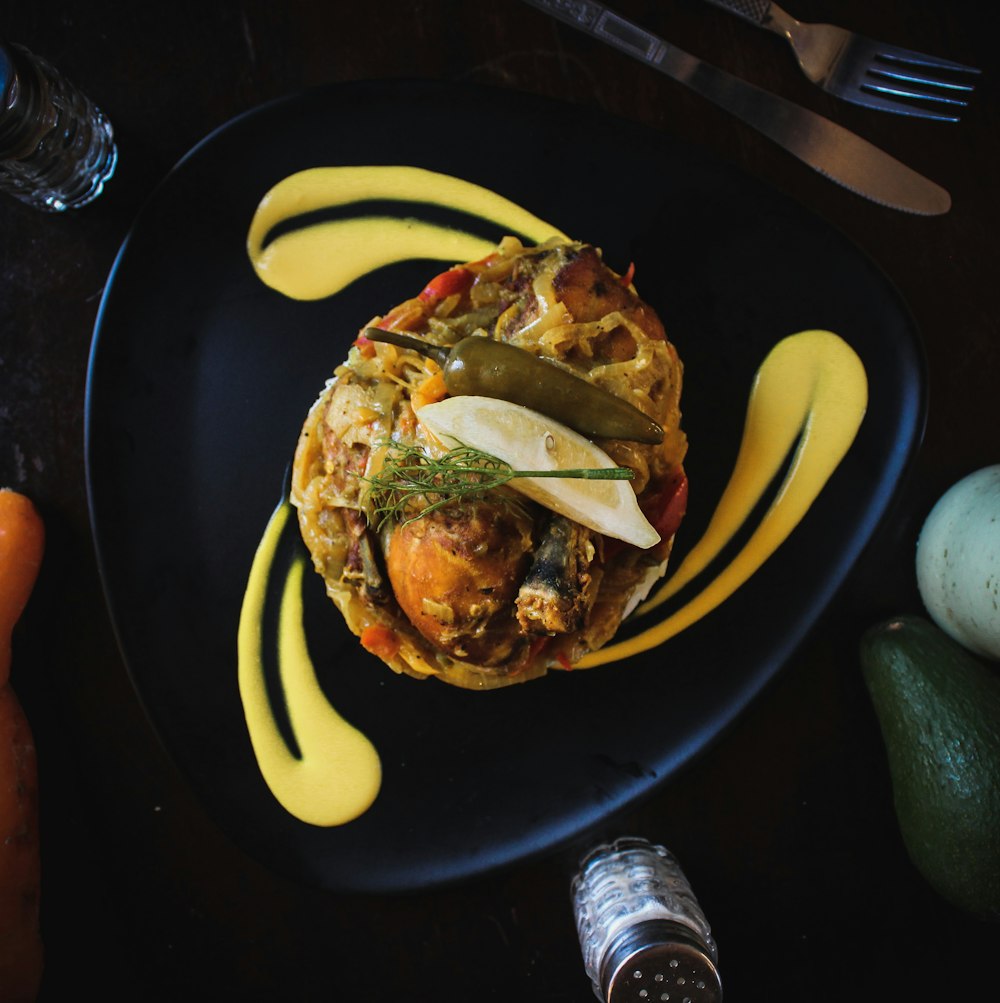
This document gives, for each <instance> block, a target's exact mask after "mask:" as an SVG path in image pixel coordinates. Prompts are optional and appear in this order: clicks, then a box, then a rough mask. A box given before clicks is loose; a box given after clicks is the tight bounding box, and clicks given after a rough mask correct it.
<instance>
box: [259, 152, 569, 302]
mask: <svg viewBox="0 0 1000 1003" xmlns="http://www.w3.org/2000/svg"><path fill="white" fill-rule="evenodd" d="M375 199H378V200H381V201H385V200H391V201H394V202H399V203H401V204H402V203H424V204H434V205H438V206H447V207H448V208H449V209H453V210H458V211H459V212H464V213H467V214H469V215H470V216H477V217H479V218H481V219H485V220H492V221H493V222H496V223H499V224H501V225H502V227H503V229H504V230H505V232H508V233H516V234H520V235H521V236H524V237H527V238H528V239H529V240H531V241H534V242H535V243H541V242H543V241H545V240H548V238H549V237H565V234H563V233H562V232H561V231H559V230H557V229H556V228H555V227H553V226H550V225H549V224H548V223H546V222H544V221H543V220H540V219H539V218H538V217H537V216H533V215H532V214H531V213H529V212H527V211H526V210H524V209H522V208H521V207H520V206H518V205H515V204H514V203H513V202H511V201H509V200H508V199H505V198H503V196H501V195H497V194H496V192H491V191H489V190H488V189H486V188H482V187H480V186H479V185H474V184H471V183H470V182H468V181H463V180H461V179H460V178H454V177H451V176H450V175H447V174H438V173H436V172H435V171H427V170H424V169H423V168H419V167H314V168H311V169H310V170H307V171H300V172H299V173H298V174H292V175H291V176H290V177H287V178H285V179H284V180H283V181H279V182H278V184H276V185H275V186H274V187H273V188H272V189H271V190H270V191H269V192H268V193H267V194H266V195H265V196H264V197H263V199H261V202H260V204H259V205H258V207H257V211H256V213H254V217H253V220H252V222H251V224H250V231H249V233H248V235H247V253H248V254H249V256H250V261H251V262H252V263H253V267H254V270H255V271H256V272H257V275H258V277H259V278H260V279H261V281H262V282H264V283H265V284H266V285H268V286H270V287H271V288H272V289H276V290H277V291H278V292H280V293H283V294H284V295H285V296H288V297H290V298H291V299H297V300H315V299H322V298H324V297H326V296H332V295H333V294H334V293H336V292H339V291H340V290H341V289H343V288H345V287H346V286H348V285H350V283H351V282H353V281H354V280H355V279H359V278H360V277H361V276H362V275H365V274H367V273H368V272H371V271H374V270H375V269H376V268H381V267H383V266H385V265H391V264H393V263H395V262H397V261H409V260H411V259H414V258H430V259H432V260H436V261H447V262H448V263H449V264H454V263H455V262H459V261H475V260H476V259H478V258H482V257H485V256H486V255H487V254H489V253H491V252H492V251H493V250H495V248H496V243H495V242H491V241H488V240H484V239H483V238H481V237H476V236H474V235H473V234H471V233H466V232H465V231H463V230H456V229H452V228H449V227H443V226H437V225H433V224H430V223H425V222H422V221H421V220H418V219H412V218H405V219H404V218H395V217H391V216H354V217H352V218H350V219H343V220H331V221H328V222H325V223H317V224H315V225H313V226H306V227H303V228H300V229H298V230H295V231H293V232H292V233H286V234H282V235H281V236H279V237H276V238H275V239H274V240H272V241H271V242H270V243H269V244H268V245H267V246H266V247H265V246H264V241H265V240H266V239H267V235H268V234H269V233H270V232H271V231H272V230H273V229H274V228H275V227H276V226H277V225H278V224H280V223H283V222H285V221H287V220H289V219H293V218H294V217H296V216H301V215H304V214H305V213H310V212H316V211H317V210H321V209H330V208H334V207H337V206H347V205H351V204H352V203H364V202H367V201H371V200H375Z"/></svg>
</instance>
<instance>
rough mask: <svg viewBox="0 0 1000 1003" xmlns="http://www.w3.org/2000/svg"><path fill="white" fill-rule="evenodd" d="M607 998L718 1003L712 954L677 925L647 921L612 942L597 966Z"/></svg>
mask: <svg viewBox="0 0 1000 1003" xmlns="http://www.w3.org/2000/svg"><path fill="white" fill-rule="evenodd" d="M602 969H603V971H602V978H601V981H602V983H603V985H604V986H605V987H606V988H605V999H606V1001H607V1003H721V1001H722V980H721V979H720V977H719V971H718V969H717V968H716V966H715V963H714V961H713V960H712V958H711V957H710V956H709V955H708V954H707V953H706V952H705V951H704V950H703V949H702V947H701V946H700V945H699V944H698V943H697V942H696V941H695V940H694V938H692V937H691V936H690V935H689V934H687V933H686V932H685V930H684V928H683V927H679V925H678V924H674V923H670V922H663V921H658V920H652V921H649V922H645V923H639V924H637V926H635V927H633V928H632V929H631V930H630V931H629V934H628V936H627V937H623V938H622V939H621V940H620V941H619V942H618V943H616V944H613V945H612V947H611V949H610V951H609V952H608V955H607V956H606V958H605V960H604V965H603V966H602Z"/></svg>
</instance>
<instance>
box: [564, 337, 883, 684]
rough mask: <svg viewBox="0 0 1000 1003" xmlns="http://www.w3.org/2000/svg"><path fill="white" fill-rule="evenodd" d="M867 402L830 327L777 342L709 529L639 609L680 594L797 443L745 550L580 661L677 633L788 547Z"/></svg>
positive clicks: (635, 649) (633, 649)
mask: <svg viewBox="0 0 1000 1003" xmlns="http://www.w3.org/2000/svg"><path fill="white" fill-rule="evenodd" d="M867 407H868V379H867V377H866V375H865V369H864V366H863V365H862V363H861V360H860V359H859V358H858V356H857V355H856V354H855V352H854V350H853V349H852V348H851V347H850V346H849V345H848V344H847V342H845V341H843V340H842V339H841V338H839V337H838V336H837V335H835V334H832V333H831V332H830V331H803V332H802V333H800V334H795V335H791V336H790V337H788V338H785V339H784V340H783V341H780V342H778V344H777V345H775V347H774V348H773V349H772V350H771V352H770V353H769V354H768V356H767V358H766V359H765V360H764V363H763V365H761V367H760V369H759V370H758V372H757V376H756V377H755V379H754V383H753V387H752V389H751V392H750V403H749V405H748V407H747V415H746V423H745V426H744V432H743V441H742V443H741V444H740V452H739V455H738V456H737V459H736V467H735V469H734V470H733V473H732V476H731V478H730V480H729V483H728V484H727V486H726V489H725V491H724V492H723V494H722V498H721V499H720V501H719V504H718V506H717V507H716V510H715V513H714V514H713V516H712V520H711V522H710V523H709V525H708V528H707V529H706V531H705V535H704V536H703V537H702V538H701V540H699V541H698V543H697V544H696V545H695V547H694V548H693V549H692V550H691V551H690V553H689V554H688V555H687V557H686V558H685V560H684V561H683V562H682V563H681V565H680V567H679V568H678V569H677V571H676V572H675V573H674V574H673V575H672V576H671V577H670V578H669V579H668V580H667V582H666V584H664V585H663V586H662V587H661V588H660V590H659V591H658V592H657V593H656V594H655V595H654V596H653V598H652V599H650V600H648V601H647V602H645V603H644V604H642V605H641V606H640V607H639V608H638V610H637V611H636V612H637V614H638V615H641V614H643V613H646V612H649V611H650V610H652V609H655V608H656V607H657V606H659V605H660V604H661V603H663V602H664V601H665V600H666V599H668V598H669V597H670V596H672V595H674V594H676V593H677V592H678V591H679V590H680V589H681V588H682V587H683V586H685V585H687V584H688V583H689V582H690V581H692V580H693V579H694V578H695V577H696V576H697V575H698V574H699V573H700V572H702V571H703V570H704V569H705V568H706V567H707V566H708V564H709V563H710V562H711V561H712V560H714V559H715V558H716V557H717V556H718V555H719V553H720V552H721V551H722V549H723V548H724V547H725V546H726V544H727V543H728V542H729V541H730V540H731V539H732V538H733V536H734V535H735V534H736V532H737V531H738V530H739V529H740V527H741V526H742V525H743V524H744V523H745V522H746V519H747V517H748V516H749V514H750V512H751V511H752V510H753V508H754V506H755V505H756V504H757V502H758V501H760V499H761V498H762V496H763V494H764V492H765V490H766V489H767V487H768V485H769V484H770V483H771V481H772V480H773V479H774V477H775V475H776V474H777V473H778V471H779V469H780V468H781V465H782V464H783V463H784V462H785V460H786V458H787V457H788V453H789V451H790V449H791V447H792V445H793V443H794V442H795V441H796V439H797V440H798V445H797V446H796V449H795V453H794V455H793V457H792V461H791V465H790V467H789V470H788V473H787V474H786V475H785V478H784V480H783V481H782V483H781V486H780V488H779V489H778V492H777V494H776V496H775V498H774V500H773V501H772V503H771V505H770V507H769V508H768V510H767V512H766V513H765V514H764V516H763V518H762V519H761V521H760V525H759V526H758V527H757V528H756V530H755V531H754V533H753V535H752V536H751V537H750V539H749V540H748V541H747V543H746V545H745V546H744V547H743V549H742V550H741V551H740V552H739V553H738V554H737V555H736V557H734V558H733V560H732V561H731V562H730V563H729V564H728V565H727V566H726V567H725V568H724V569H723V570H722V571H721V572H720V573H719V574H718V576H717V577H716V578H715V579H714V580H713V581H712V582H711V583H710V584H709V585H708V586H707V587H706V588H705V589H704V590H703V591H702V592H700V593H699V594H698V595H697V596H695V598H694V599H692V600H691V601H690V602H688V603H687V604H686V605H685V606H682V607H681V609H679V610H678V611H677V612H676V613H674V614H673V615H672V616H669V617H668V618H667V619H665V620H663V621H661V622H660V623H658V624H657V625H656V626H655V627H650V628H649V629H648V630H645V631H643V632H642V633H640V634H637V635H636V636H635V637H632V638H629V639H628V640H626V641H621V642H619V643H617V644H610V645H607V646H606V647H604V648H602V649H600V650H599V651H595V652H592V653H591V654H589V655H587V656H586V657H585V658H583V659H581V660H580V662H579V663H578V665H579V667H580V668H589V667H591V666H594V665H603V664H605V663H606V662H613V661H618V660H619V659H622V658H628V657H629V656H631V655H635V654H638V653H640V652H642V651H648V650H649V649H650V648H652V647H655V646H656V645H659V644H663V642H664V641H666V640H668V639H669V638H671V637H673V636H674V635H676V634H678V633H680V631H682V630H684V629H685V628H686V627H690V626H691V624H692V623H695V622H696V621H697V620H700V619H701V618H702V617H703V616H705V615H706V614H707V613H709V612H711V611H712V610H713V609H715V608H716V607H717V606H718V605H719V604H720V603H722V602H724V601H725V600H726V599H728V598H729V597H730V596H731V595H732V594H733V593H734V592H735V591H736V590H737V589H738V588H739V587H740V586H741V585H742V584H743V583H744V582H746V581H747V579H748V578H750V576H751V575H753V573H754V572H755V571H756V570H757V569H758V568H759V567H760V566H761V565H762V564H763V563H764V562H765V561H766V560H767V559H768V558H769V557H770V556H771V555H772V554H773V553H774V552H775V551H776V550H777V549H778V547H780V546H781V544H782V543H784V541H785V540H786V539H787V538H788V535H789V534H790V533H791V532H792V530H793V529H794V528H795V527H796V526H797V525H798V524H799V522H800V521H801V519H802V517H803V516H804V515H805V514H806V512H807V511H808V510H809V507H810V506H811V505H812V503H813V502H814V501H815V500H816V497H817V496H818V495H819V493H820V491H822V490H823V486H824V485H825V484H826V482H827V480H829V478H830V475H831V474H832V473H833V472H834V470H836V468H837V466H838V464H839V463H840V461H841V460H842V459H843V458H844V454H845V453H846V452H847V450H848V449H849V448H850V445H851V443H852V442H853V441H854V437H855V436H856V435H857V432H858V428H859V427H860V425H861V421H862V419H863V418H864V414H865V411H866V409H867Z"/></svg>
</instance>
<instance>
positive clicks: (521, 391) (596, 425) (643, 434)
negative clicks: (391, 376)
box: [365, 327, 663, 443]
mask: <svg viewBox="0 0 1000 1003" xmlns="http://www.w3.org/2000/svg"><path fill="white" fill-rule="evenodd" d="M365 337H366V338H367V339H368V340H369V341H381V342H386V343H388V344H390V345H396V346H398V347H400V348H410V349H412V350H413V351H415V352H420V353H421V354H422V355H427V356H429V357H430V358H432V359H433V360H434V361H435V362H436V363H437V364H438V365H439V366H440V367H441V372H442V375H443V377H444V385H445V386H446V387H447V388H448V393H450V394H451V395H452V396H460V395H466V394H471V395H476V396H479V397H495V398H498V399H499V400H507V401H510V402H511V403H512V404H521V405H523V406H524V407H530V408H531V409H532V410H533V411H538V412H540V413H541V414H544V415H548V417H550V418H554V419H555V420H556V421H560V422H562V423H563V424H564V425H568V426H569V427H570V428H572V429H574V430H576V431H577V432H579V433H581V434H582V435H586V436H593V437H596V438H601V439H629V440H632V441H634V442H651V443H660V442H662V441H663V429H662V428H661V427H660V426H659V425H657V423H656V422H655V421H653V419H652V418H650V417H649V416H648V415H645V414H643V413H642V411H640V410H639V409H638V408H637V407H634V406H633V405H631V404H629V403H628V401H625V400H622V398H621V397H617V396H616V395H615V394H613V393H611V392H610V391H608V390H604V389H603V388H602V387H598V386H595V385H594V384H593V383H588V382H587V381H586V380H583V379H581V378H580V377H579V376H575V375H574V374H573V373H571V372H569V370H566V369H562V368H561V367H559V366H557V365H556V364H555V363H553V362H547V361H546V360H545V359H542V358H539V357H538V356H536V355H532V354H531V353H530V352H527V351H525V350H524V349H523V348H518V347H517V346H516V345H509V344H507V343H506V342H504V341H494V340H493V339H492V338H485V337H482V336H481V335H471V336H469V337H467V338H463V339H462V340H461V341H460V342H458V344H456V345H454V346H452V347H451V348H445V347H444V346H442V345H430V344H428V343H427V342H425V341H423V340H422V339H421V338H415V337H413V336H412V335H407V334H398V333H397V332H395V331H383V330H382V329H381V328H377V327H369V328H367V329H366V330H365Z"/></svg>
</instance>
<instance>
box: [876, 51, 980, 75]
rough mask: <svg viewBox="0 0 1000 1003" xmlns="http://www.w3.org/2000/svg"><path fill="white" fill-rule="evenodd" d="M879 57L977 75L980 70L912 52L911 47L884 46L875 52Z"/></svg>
mask: <svg viewBox="0 0 1000 1003" xmlns="http://www.w3.org/2000/svg"><path fill="white" fill-rule="evenodd" d="M877 56H878V58H879V59H885V60H886V61H887V62H894V63H903V64H908V65H910V66H925V67H927V68H929V69H933V70H949V71H950V72H952V73H971V74H972V75H974V76H979V74H980V73H982V70H979V69H977V68H976V67H975V66H965V65H964V64H963V63H953V62H951V61H950V60H948V59H939V58H938V57H937V56H928V55H927V54H926V53H924V52H913V51H912V50H911V49H891V48H886V49H882V50H880V51H878V52H877Z"/></svg>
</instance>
